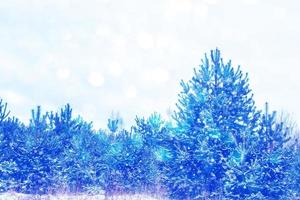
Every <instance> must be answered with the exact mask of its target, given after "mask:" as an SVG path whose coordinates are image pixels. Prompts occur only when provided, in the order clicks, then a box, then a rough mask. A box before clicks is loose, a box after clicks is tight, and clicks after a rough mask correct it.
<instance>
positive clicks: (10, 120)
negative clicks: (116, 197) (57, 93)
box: [0, 49, 300, 200]
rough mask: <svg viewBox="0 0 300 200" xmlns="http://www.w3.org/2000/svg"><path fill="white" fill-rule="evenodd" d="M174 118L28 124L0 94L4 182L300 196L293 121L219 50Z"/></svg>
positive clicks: (51, 118) (38, 113)
mask: <svg viewBox="0 0 300 200" xmlns="http://www.w3.org/2000/svg"><path fill="white" fill-rule="evenodd" d="M181 86H182V91H181V92H180V94H179V96H178V103H177V104H176V105H177V109H176V110H175V111H174V114H173V116H172V120H171V121H169V120H164V119H163V118H162V117H161V116H160V115H159V114H157V113H154V114H152V115H151V116H150V117H148V118H144V117H136V120H135V124H133V125H132V127H131V128H130V129H129V130H126V129H124V128H122V126H121V119H120V118H118V117H112V118H110V119H108V123H107V127H103V129H100V130H94V129H93V127H92V123H89V122H86V121H84V120H83V119H82V118H81V117H74V116H73V115H72V108H71V107H70V105H69V104H67V105H66V106H65V107H63V108H61V110H60V111H58V112H52V111H48V112H42V109H41V107H37V108H36V109H34V110H32V116H31V119H30V123H29V124H28V125H25V124H24V123H22V122H20V121H19V120H18V119H17V118H15V117H12V116H10V115H9V111H8V108H7V104H6V103H5V102H4V101H2V100H1V101H0V149H1V152H0V153H1V155H0V190H1V192H7V191H16V192H20V193H27V194H49V193H60V192H70V193H78V192H87V193H99V192H103V191H104V192H105V193H106V194H107V195H109V194H114V193H140V192H147V193H149V192H153V193H162V194H165V195H166V196H167V197H168V198H170V199H179V200H183V199H224V200H229V199H247V200H250V199H251V200H262V199H268V200H272V199H274V200H279V199H297V198H299V196H300V186H299V185H300V148H299V147H300V145H299V143H298V140H297V137H295V131H296V130H295V129H294V128H293V126H292V125H291V124H290V123H288V122H287V121H285V120H282V119H281V118H279V117H277V116H276V112H273V111H269V108H268V104H266V106H265V108H264V109H263V110H259V109H258V108H257V107H256V106H255V102H254V100H253V94H252V91H251V90H250V88H249V78H248V74H247V73H246V74H243V73H242V71H241V69H240V67H237V68H234V67H232V65H231V62H230V61H229V62H226V63H225V62H224V61H223V59H222V58H221V55H220V51H219V50H218V49H215V50H212V51H211V52H210V55H209V56H208V55H206V54H205V56H204V58H203V59H202V63H201V65H200V66H199V67H198V68H195V69H194V75H193V77H192V78H191V80H190V81H188V82H184V81H182V82H181Z"/></svg>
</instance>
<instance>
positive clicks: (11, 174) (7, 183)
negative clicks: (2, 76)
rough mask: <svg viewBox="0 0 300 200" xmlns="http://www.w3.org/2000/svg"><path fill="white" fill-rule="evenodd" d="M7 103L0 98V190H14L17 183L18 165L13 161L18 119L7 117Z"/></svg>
mask: <svg viewBox="0 0 300 200" xmlns="http://www.w3.org/2000/svg"><path fill="white" fill-rule="evenodd" d="M9 113H10V112H9V111H7V103H3V100H2V99H0V152H1V155H0V192H6V191H8V190H14V189H15V187H16V184H17V180H16V178H17V177H16V173H17V171H18V167H17V165H16V162H15V153H14V147H15V146H17V141H16V140H15V139H16V138H15V135H16V134H17V133H19V131H20V129H19V126H21V125H20V124H19V121H18V120H17V119H16V118H10V117H9Z"/></svg>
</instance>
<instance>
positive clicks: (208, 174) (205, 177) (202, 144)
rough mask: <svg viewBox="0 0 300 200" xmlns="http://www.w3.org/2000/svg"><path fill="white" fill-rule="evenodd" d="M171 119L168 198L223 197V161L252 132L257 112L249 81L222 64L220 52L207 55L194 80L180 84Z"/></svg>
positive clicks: (228, 65)
mask: <svg viewBox="0 0 300 200" xmlns="http://www.w3.org/2000/svg"><path fill="white" fill-rule="evenodd" d="M181 86H182V88H183V90H182V92H181V93H180V94H179V103H178V104H177V108H178V110H177V112H175V115H174V119H175V120H176V127H175V129H174V135H175V139H174V142H173V144H174V145H173V146H171V147H170V148H171V149H172V150H173V151H175V155H176V156H175V157H174V159H173V160H171V161H170V162H169V163H168V165H169V170H168V171H167V179H168V180H169V184H168V185H169V188H170V193H171V197H172V198H176V199H185V198H193V199H197V198H201V197H203V198H206V197H211V198H213V197H216V196H218V195H220V194H222V193H223V192H224V191H223V188H222V185H223V184H224V182H223V179H224V177H225V174H226V172H227V171H228V170H229V169H228V168H229V167H228V165H227V164H226V161H227V160H228V159H230V157H232V155H233V154H234V150H235V149H236V148H238V147H239V146H240V145H241V143H243V141H244V138H245V137H246V136H247V137H252V135H254V133H255V131H256V125H257V121H258V118H259V113H258V112H256V109H255V106H254V101H253V99H252V95H251V94H250V92H251V90H250V89H249V83H248V75H247V74H246V75H243V73H242V71H241V70H240V68H239V67H238V68H237V69H236V70H234V69H233V67H232V66H231V61H229V62H228V63H227V64H224V63H223V60H222V58H221V56H220V51H219V50H218V49H216V50H214V51H211V59H210V60H209V59H208V57H207V56H206V55H205V58H204V59H203V60H202V64H201V66H200V68H199V69H197V70H196V69H195V70H194V76H193V78H192V79H191V80H190V81H189V82H188V83H185V82H183V81H182V82H181Z"/></svg>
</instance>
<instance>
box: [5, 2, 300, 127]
mask: <svg viewBox="0 0 300 200" xmlns="http://www.w3.org/2000/svg"><path fill="white" fill-rule="evenodd" d="M298 2H299V1H297V0H285V1H282V0H280V1H279V0H236V1H234V0H226V1H225V0H86V1H82V0H2V1H1V2H0V98H3V99H4V100H5V101H6V102H8V103H9V108H10V110H11V111H12V114H13V115H15V116H17V117H19V118H20V119H22V120H23V121H28V119H29V117H30V110H31V109H32V108H33V107H35V106H36V105H42V108H44V110H54V111H55V110H57V109H58V108H60V107H61V106H63V105H64V104H66V103H68V102H69V103H71V105H72V107H73V109H74V111H75V113H76V114H80V115H81V116H83V117H84V119H86V120H92V121H94V125H95V127H96V128H98V127H104V126H105V124H106V122H107V118H108V117H109V116H110V115H111V112H112V111H114V112H119V113H120V115H121V116H122V117H123V118H124V121H125V124H127V125H129V124H131V123H132V122H133V120H134V118H135V116H136V115H139V116H148V115H149V114H150V113H152V112H154V111H157V112H159V113H161V114H162V115H163V116H166V115H167V113H168V110H172V109H174V104H175V102H176V100H177V94H178V92H179V91H180V87H179V81H180V79H184V80H188V79H190V78H191V76H192V73H193V68H194V67H197V66H198V65H199V64H200V63H201V59H202V58H203V55H204V53H205V52H209V51H210V50H211V49H214V48H215V47H218V48H220V50H221V52H222V56H223V58H224V59H225V61H227V60H228V59H231V60H232V63H233V65H234V66H237V65H241V67H242V70H243V71H244V72H248V73H249V76H250V86H251V88H252V89H253V93H254V98H255V100H256V102H257V106H258V107H259V108H262V107H263V105H264V102H265V101H268V102H269V103H270V106H271V109H276V110H278V111H284V112H286V113H289V114H290V115H291V116H292V118H293V119H294V120H295V121H296V122H298V124H299V123H300V108H299V102H300V96H299V92H300V81H299V78H298V77H299V72H300V62H299V54H300V47H299V45H300V39H299V38H300V12H299V9H300V3H298Z"/></svg>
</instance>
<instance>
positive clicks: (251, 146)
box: [225, 104, 293, 200]
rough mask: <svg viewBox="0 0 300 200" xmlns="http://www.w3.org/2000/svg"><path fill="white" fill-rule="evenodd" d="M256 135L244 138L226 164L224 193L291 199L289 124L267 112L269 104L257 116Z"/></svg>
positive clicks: (229, 195)
mask: <svg viewBox="0 0 300 200" xmlns="http://www.w3.org/2000/svg"><path fill="white" fill-rule="evenodd" d="M258 127H259V129H258V130H257V135H256V137H255V138H248V137H246V138H245V141H244V142H243V144H242V145H241V146H240V147H239V148H237V149H236V150H235V152H234V154H233V157H232V159H231V160H229V162H228V164H229V165H230V166H231V169H230V171H228V173H227V177H226V178H227V179H226V184H225V191H226V197H227V198H228V199H232V198H243V199H252V198H254V197H256V198H258V197H259V198H258V199H274V200H275V199H290V198H291V196H290V195H292V191H291V184H292V180H291V178H292V177H291V172H292V168H291V167H292V163H293V144H288V141H289V140H290V128H289V127H288V126H287V124H285V123H284V122H281V121H279V122H278V121H277V119H276V113H275V112H273V113H269V111H268V104H266V107H265V113H264V114H263V115H262V116H261V118H260V123H259V125H258Z"/></svg>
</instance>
